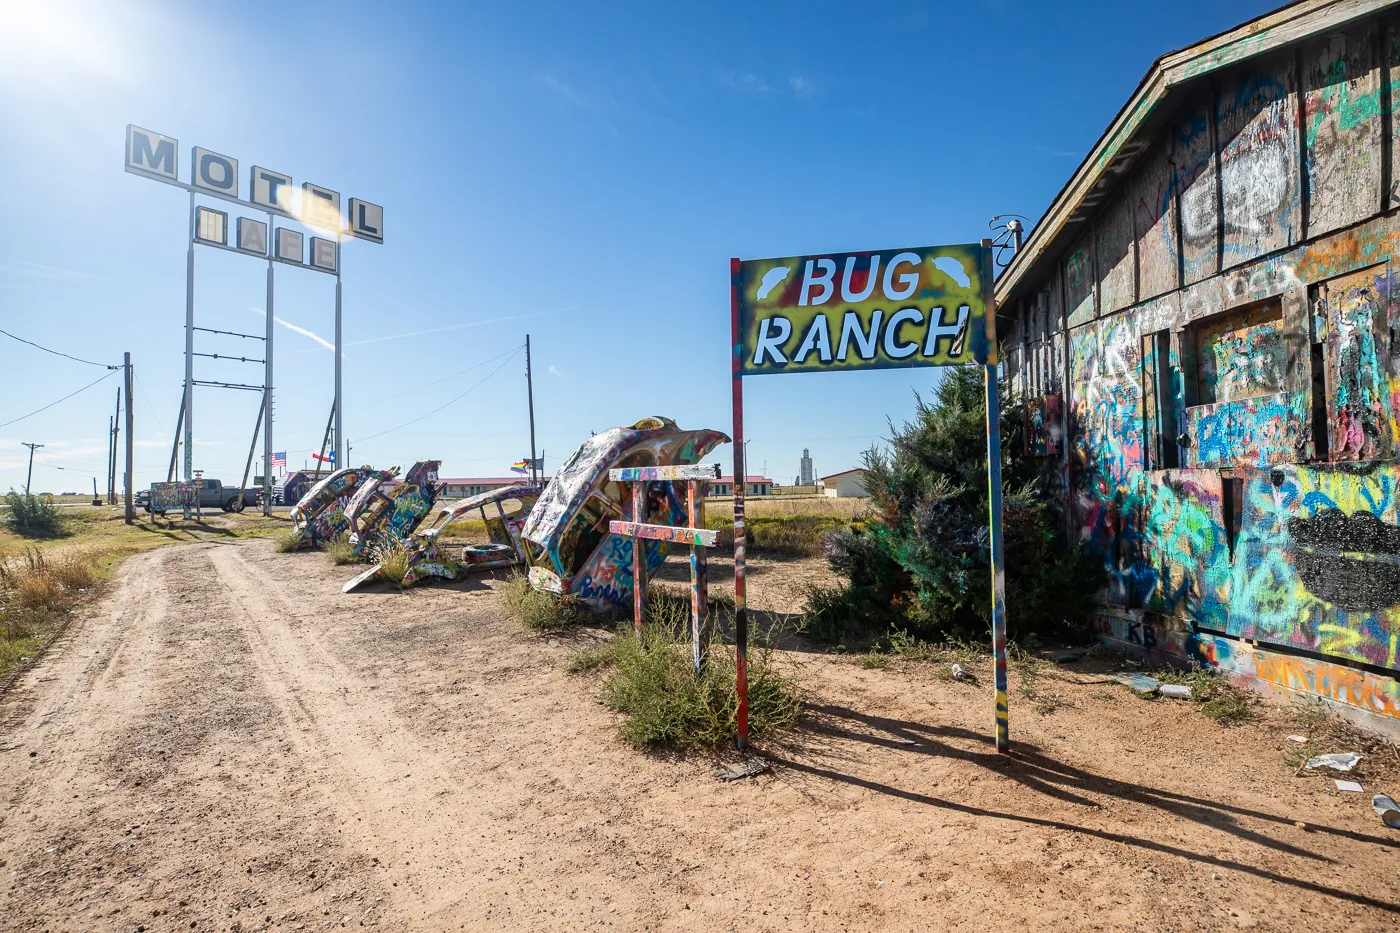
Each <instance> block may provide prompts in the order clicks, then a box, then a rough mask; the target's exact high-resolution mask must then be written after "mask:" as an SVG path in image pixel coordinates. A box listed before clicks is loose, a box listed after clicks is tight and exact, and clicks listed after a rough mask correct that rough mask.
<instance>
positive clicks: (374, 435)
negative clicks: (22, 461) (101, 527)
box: [0, 345, 525, 444]
mask: <svg viewBox="0 0 1400 933" xmlns="http://www.w3.org/2000/svg"><path fill="white" fill-rule="evenodd" d="M524 349H525V347H524V346H523V345H522V346H519V347H516V348H515V350H514V352H512V353H511V355H510V356H508V357H506V358H505V360H503V361H502V362H501V365H500V366H497V367H496V368H495V369H493V370H491V371H490V372H489V373H487V374H486V375H485V376H483V377H482V378H481V381H480V382H477V383H475V384H474V385H472V387H471V388H469V389H467V391H466V392H463V393H462V394H461V395H459V396H457V397H456V398H454V399H452V400H450V401H448V402H446V403H445V404H442V405H439V406H438V407H437V408H434V409H433V410H432V411H430V412H428V413H427V414H422V415H419V416H418V417H417V418H414V419H413V420H412V421H405V422H404V423H403V424H400V425H396V426H395V427H392V428H389V429H388V430H387V431H380V432H379V433H378V434H371V435H370V436H369V437H357V438H355V440H357V441H359V442H360V443H361V444H363V443H364V442H365V441H372V440H374V439H375V438H376V437H383V436H384V435H385V434H392V433H394V432H395V431H397V430H399V429H400V428H406V427H408V426H409V425H410V424H417V423H418V422H420V421H422V420H423V419H424V418H427V417H430V416H432V415H436V414H437V413H438V412H440V411H442V410H443V409H444V408H447V407H449V406H451V405H454V404H456V403H457V402H459V401H461V400H462V399H463V398H465V397H466V396H467V394H468V393H470V392H471V391H472V390H473V389H475V388H476V387H477V386H479V385H481V384H482V383H483V382H485V381H486V380H487V379H490V378H491V377H492V376H494V375H496V373H498V372H500V371H501V370H502V369H504V368H505V365H506V363H509V362H510V361H511V360H513V359H515V358H516V356H518V355H519V354H520V351H521V350H524ZM2 427H4V425H2V424H0V428H2Z"/></svg>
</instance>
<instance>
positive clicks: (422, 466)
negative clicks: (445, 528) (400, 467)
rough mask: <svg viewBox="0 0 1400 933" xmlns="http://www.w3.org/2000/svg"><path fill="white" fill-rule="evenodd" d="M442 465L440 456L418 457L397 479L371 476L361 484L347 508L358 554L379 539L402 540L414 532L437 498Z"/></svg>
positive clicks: (347, 516)
mask: <svg viewBox="0 0 1400 933" xmlns="http://www.w3.org/2000/svg"><path fill="white" fill-rule="evenodd" d="M440 466H442V461H441V460H419V461H418V462H417V463H415V464H413V466H411V467H409V468H408V472H407V473H405V474H404V475H403V479H402V480H400V481H399V482H397V483H395V482H393V481H392V480H384V479H378V478H370V479H368V480H366V481H365V482H363V483H361V484H360V488H359V489H358V490H357V491H356V493H355V496H354V498H352V499H351V500H350V504H349V505H348V506H346V508H345V520H346V523H347V526H348V528H349V531H350V546H351V547H352V548H354V550H355V555H356V556H361V555H363V554H365V553H366V552H367V551H368V550H369V548H370V547H371V546H372V545H373V544H374V543H375V542H376V541H402V540H403V539H404V538H406V537H408V536H409V535H411V534H412V533H413V531H414V529H416V528H417V527H418V525H419V523H420V522H422V521H423V519H424V518H425V517H426V516H427V514H428V513H429V512H431V511H432V510H433V505H434V504H435V503H436V502H437V480H438V467H440Z"/></svg>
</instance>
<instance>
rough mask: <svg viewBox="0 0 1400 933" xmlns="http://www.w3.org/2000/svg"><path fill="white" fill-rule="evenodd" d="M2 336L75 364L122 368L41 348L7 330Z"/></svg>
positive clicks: (0, 332)
mask: <svg viewBox="0 0 1400 933" xmlns="http://www.w3.org/2000/svg"><path fill="white" fill-rule="evenodd" d="M0 334H4V335H5V336H6V337H9V338H10V339H12V340H18V341H19V342H20V343H27V344H29V345H30V346H31V347H35V348H36V349H39V350H43V351H44V352H45V353H52V354H53V355H54V356H61V357H63V358H64V359H69V360H72V361H73V362H75V363H86V364H88V365H89V366H103V367H106V368H107V369H121V367H120V366H111V365H108V364H107V363H94V362H93V361H92V360H82V359H78V357H76V356H69V355H68V354H67V353H60V352H59V351H57V350H50V349H49V348H48V347H41V346H39V344H37V343H35V342H34V341H32V340H25V339H24V338H23V337H16V336H15V335H14V334H12V333H10V332H9V331H7V330H0ZM26 417H27V416H26ZM10 423H11V424H14V422H13V421H12V422H10ZM0 427H4V425H0Z"/></svg>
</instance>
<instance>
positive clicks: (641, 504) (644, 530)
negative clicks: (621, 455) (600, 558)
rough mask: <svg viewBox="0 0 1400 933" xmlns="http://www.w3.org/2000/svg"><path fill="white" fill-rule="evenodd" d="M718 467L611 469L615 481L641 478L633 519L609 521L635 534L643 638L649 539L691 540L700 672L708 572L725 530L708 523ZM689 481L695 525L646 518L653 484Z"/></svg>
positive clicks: (693, 628) (636, 610)
mask: <svg viewBox="0 0 1400 933" xmlns="http://www.w3.org/2000/svg"><path fill="white" fill-rule="evenodd" d="M717 473H718V470H717V469H716V468H709V467H702V466H661V467H624V468H622V469H617V470H610V471H609V472H608V477H609V479H611V480H612V481H613V482H615V483H635V484H636V486H635V487H634V488H633V492H632V521H630V522H619V521H613V522H609V523H608V531H610V532H611V533H613V534H615V535H623V536H624V537H628V538H631V539H632V613H633V619H632V623H633V625H634V626H635V627H636V630H637V640H638V641H641V638H642V618H643V614H644V612H645V610H646V584H647V559H646V542H647V541H670V542H673V543H677V544H680V543H685V544H689V545H690V636H691V642H692V644H691V656H692V659H693V661H694V664H695V671H696V673H699V672H700V669H701V668H702V667H703V666H704V664H705V634H706V633H705V615H706V614H707V612H708V611H709V602H710V594H709V589H708V581H707V578H706V576H705V558H706V554H707V553H708V549H709V548H712V547H714V546H715V545H716V544H718V543H719V532H717V531H710V530H707V529H706V528H704V527H703V525H704V523H705V484H706V483H708V482H709V481H710V480H713V479H715V478H716V476H717ZM654 482H671V483H684V484H685V489H686V506H687V517H688V518H689V520H690V523H691V525H692V526H693V527H684V526H677V525H651V524H647V523H646V522H645V521H644V520H643V519H645V517H646V496H647V483H654Z"/></svg>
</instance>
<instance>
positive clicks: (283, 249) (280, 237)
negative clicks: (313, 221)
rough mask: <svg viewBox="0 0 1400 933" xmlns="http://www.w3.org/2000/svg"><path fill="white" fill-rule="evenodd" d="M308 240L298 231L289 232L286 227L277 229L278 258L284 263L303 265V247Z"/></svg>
mask: <svg viewBox="0 0 1400 933" xmlns="http://www.w3.org/2000/svg"><path fill="white" fill-rule="evenodd" d="M305 239H306V238H305V237H304V236H303V235H302V234H301V233H299V232H297V231H296V230H289V229H287V228H286V227H278V228H277V258H278V259H280V260H282V261H283V262H291V263H296V264H297V265H299V266H300V265H302V264H303V263H302V261H301V256H302V247H303V241H304V240H305Z"/></svg>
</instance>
